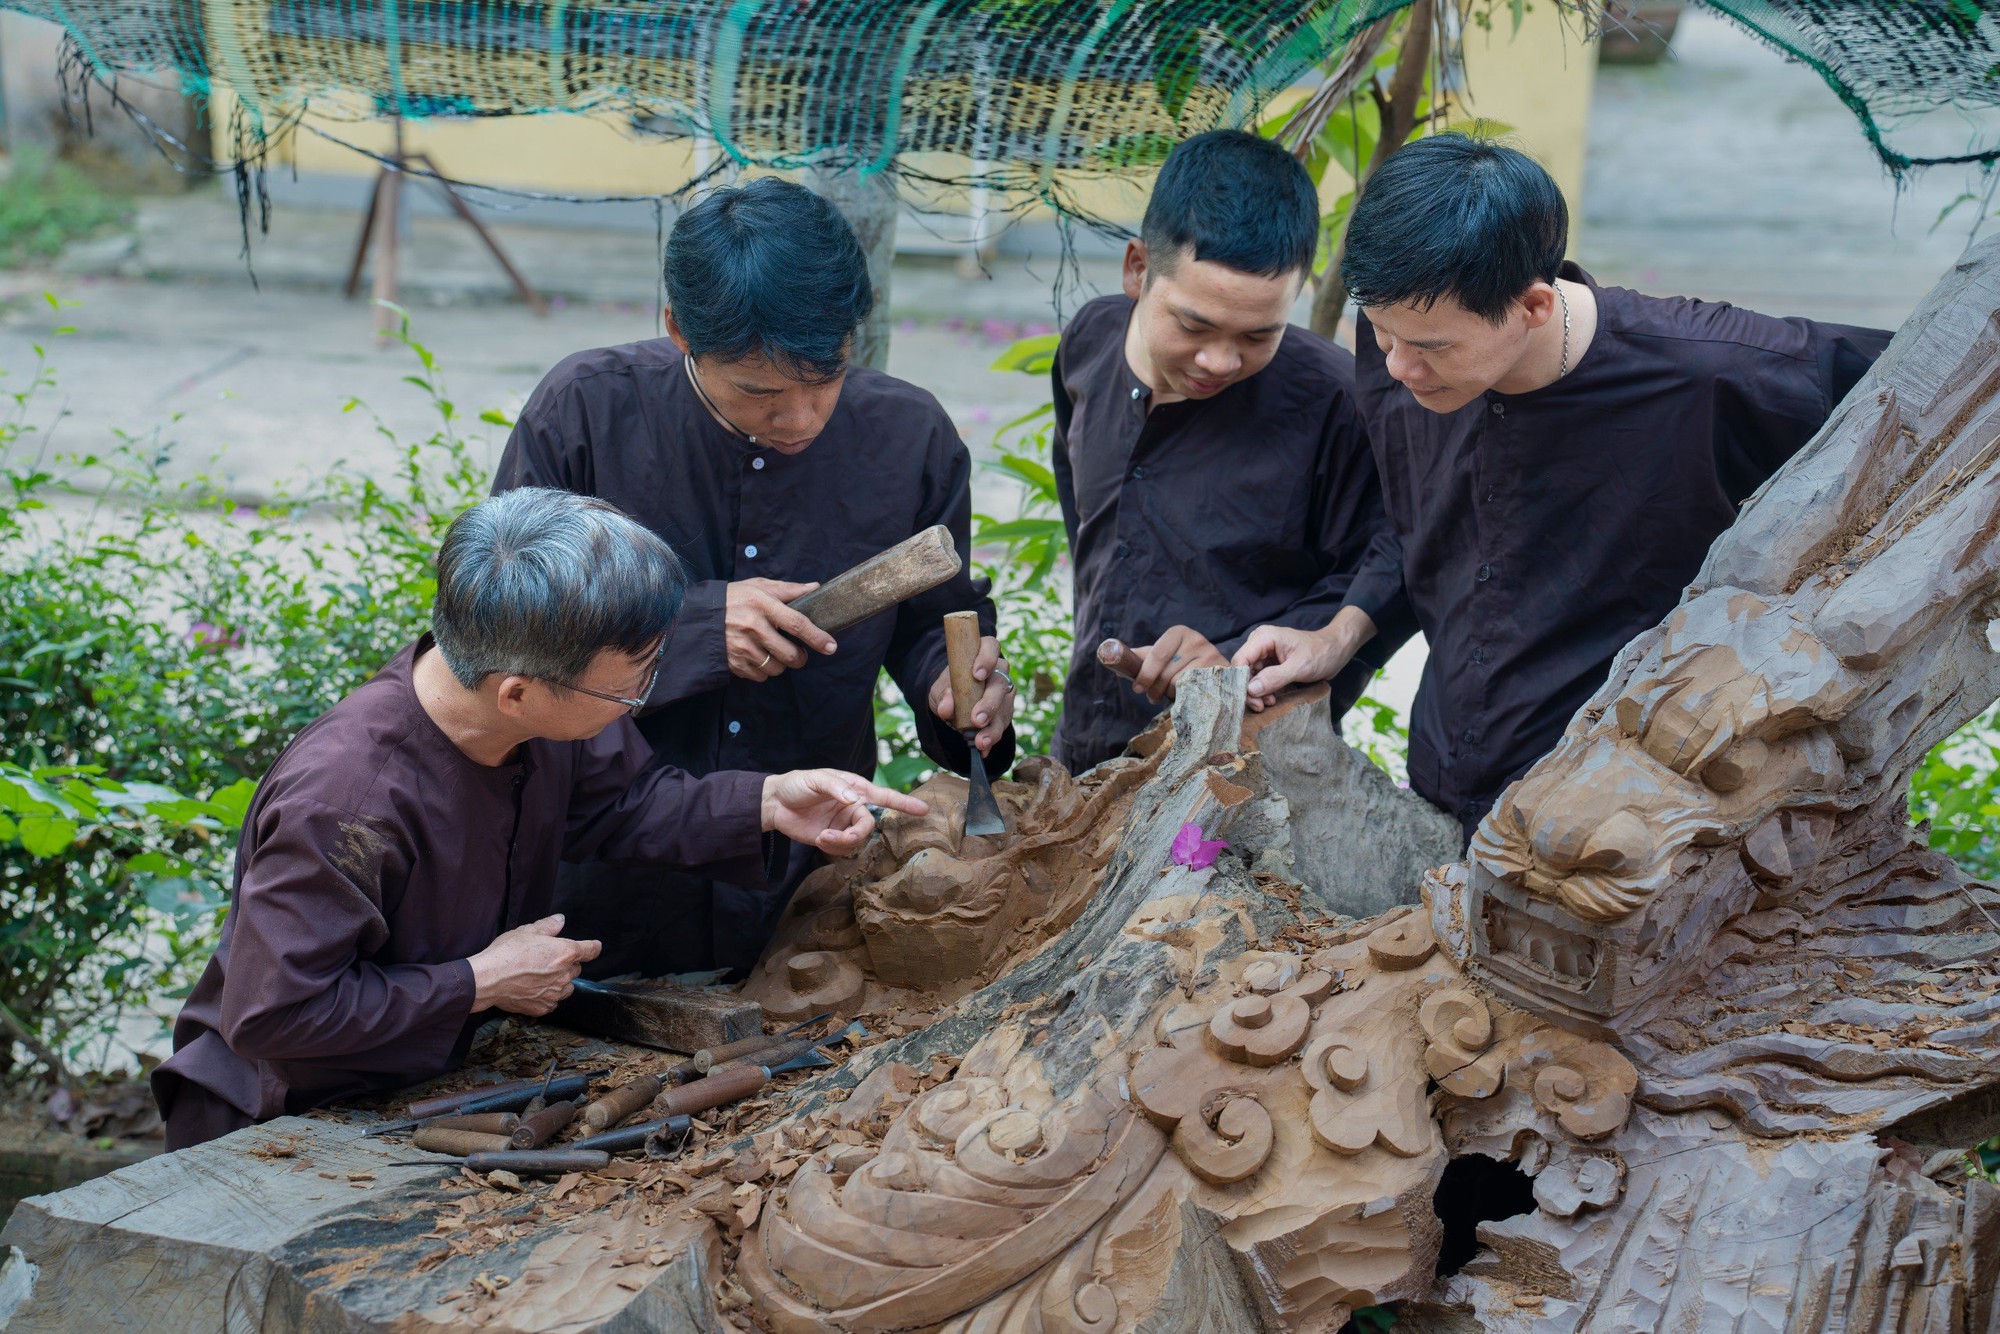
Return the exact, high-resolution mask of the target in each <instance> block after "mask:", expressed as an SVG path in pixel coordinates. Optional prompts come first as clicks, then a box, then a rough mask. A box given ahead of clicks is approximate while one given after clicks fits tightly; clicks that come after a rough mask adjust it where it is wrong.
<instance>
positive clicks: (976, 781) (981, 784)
mask: <svg viewBox="0 0 2000 1334" xmlns="http://www.w3.org/2000/svg"><path fill="white" fill-rule="evenodd" d="M965 741H966V746H967V748H968V749H970V750H971V752H972V773H971V779H972V786H971V787H970V788H968V789H967V790H966V794H965V832H966V834H967V835H968V836H971V835H978V834H1004V833H1006V832H1007V819H1006V817H1005V816H1003V815H1001V814H1000V803H999V802H998V801H997V800H995V799H994V796H993V784H992V783H991V782H989V781H988V780H987V777H986V757H985V756H984V755H981V754H980V753H979V747H978V746H976V745H973V744H972V735H971V734H969V733H968V734H967V736H966V738H965Z"/></svg>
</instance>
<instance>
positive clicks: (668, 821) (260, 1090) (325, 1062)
mask: <svg viewBox="0 0 2000 1334" xmlns="http://www.w3.org/2000/svg"><path fill="white" fill-rule="evenodd" d="M430 647H431V639H430V636H429V635H425V636H424V637H423V638H422V639H420V640H418V641H417V643H416V644H415V645H413V646H412V647H411V648H408V649H405V650H404V651H403V652H402V653H400V654H398V655H397V656H396V659H395V660H394V661H393V662H391V663H390V664H389V665H388V666H387V667H385V668H383V669H382V671H381V673H380V674H379V675H377V676H376V677H374V678H373V679H372V680H370V681H369V682H367V683H366V684H365V685H363V686H362V687H361V688H360V689H359V690H356V691H355V692H354V693H353V694H351V695H349V696H348V697H347V698H346V699H344V700H342V701H341V702H340V703H338V704H336V705H335V706H334V707H333V708H332V709H330V710H329V711H328V712H327V713H326V714H325V715H324V716H322V717H321V718H319V719H318V721H316V722H314V723H313V724H312V725H311V726H310V727H308V728H306V729H305V731H303V732H301V733H299V735H298V736H297V737H296V738H295V739H294V740H293V741H292V744H291V745H289V746H287V747H286V748H285V753H284V754H283V755H281V756H279V757H278V762H277V763H276V764H274V765H273V766H271V771H270V773H268V774H266V775H265V777H264V781H263V783H262V784H261V785H259V787H258V789H257V797H256V800H255V801H253V802H252V803H251V805H250V811H249V814H248V816H247V818H246V819H245V821H244V825H243V834H242V839H241V842H240V843H239V845H238V847H237V853H236V887H235V895H234V898H233V900H232V901H231V903H230V908H229V919H228V921H227V923H226V924H225V925H224V927H223V932H222V942H221V944H220V945H219V946H218V947H217V949H216V952H215V957H214V958H213V959H211V960H210V961H209V964H208V967H207V969H206V970H205V971H204V972H203V973H202V975H201V980H200V981H199V982H197V983H196V984H195V988H194V992H193V994H192V995H190V996H189V997H188V1001H187V1004H186V1005H185V1006H184V1007H183V1008H182V1010H181V1013H180V1017H179V1018H178V1019H177V1020H176V1021H175V1022H174V1054H173V1056H172V1057H171V1058H170V1059H168V1060H167V1061H166V1062H165V1063H164V1064H162V1065H161V1066H160V1067H159V1068H158V1069H157V1070H155V1071H154V1072H153V1093H154V1096H155V1097H156V1098H157V1099H158V1100H159V1103H160V1110H161V1112H162V1114H163V1115H164V1116H165V1117H166V1121H167V1141H168V1147H170V1148H185V1147H186V1146H188V1145H190V1144H197V1143H200V1142H202V1141H203V1140H206V1139H212V1138H214V1137H215V1136H217V1135H220V1134H225V1133H227V1132H228V1131H230V1130H234V1129H238V1128H240V1127H242V1126H245V1125H248V1124H250V1123H251V1122H253V1121H262V1120H265V1119H267V1118H269V1117H273V1116H279V1115H282V1114H284V1113H287V1112H299V1111H303V1110H305V1109H306V1108H309V1107H313V1106H316V1105H318V1104H320V1103H323V1102H326V1101H328V1100H330V1099H333V1098H338V1097H342V1096H346V1095H351V1094H358V1093H366V1092H371V1091H375V1090H381V1089H387V1088H394V1087H397V1086H400V1085H404V1084H410V1083H414V1082H416V1081H418V1080H423V1079H428V1078H431V1077H433V1076H435V1075H438V1074H442V1073H443V1072H444V1071H446V1070H448V1069H450V1068H451V1067H452V1066H454V1065H455V1064H456V1063H458V1062H459V1061H460V1060H462V1059H463V1058H464V1055H465V1052H466V1049H467V1047H468V1046H469V1045H470V1044H471V1041H472V1034H473V1031H474V1030H475V1029H476V1028H477V1027H478V1026H479V1024H480V1023H481V1022H482V1021H484V1020H485V1019H486V1018H488V1017H491V1016H490V1015H489V1014H488V1013H487V1012H478V1013H475V1012H474V1011H473V1008H472V1001H473V995H474V988H473V980H472V965H471V964H470V963H469V962H468V959H469V956H471V955H473V954H477V953H478V952H479V951H480V950H482V949H484V948H486V946H487V945H489V944H490V943H492V941H493V938H494V937H495V936H497V935H499V934H500V933H501V932H503V931H506V930H508V929H509V928H512V927H515V926H519V925H521V924H522V923H523V922H530V921H534V920H536V919H537V918H541V917H545V916H547V915H548V913H549V912H550V911H551V903H552V901H553V897H554V892H555V883H556V868H557V865H558V864H559V863H560V862H562V861H566V860H567V861H589V860H598V861H617V862H628V863H644V864H650V865H666V866H676V867H689V868H699V869H704V870H708V871H711V872H714V873H717V874H723V873H726V874H728V875H730V876H731V877H732V878H736V879H739V880H746V881H751V882H755V881H757V880H758V879H760V878H761V877H762V875H763V874H764V868H765V867H766V864H767V861H768V857H767V855H766V854H767V852H768V851H769V847H768V844H781V843H782V842H783V840H766V839H765V838H764V837H763V835H762V833H761V831H760V825H761V818H760V809H759V808H760V800H761V794H762V788H763V775H761V774H753V773H736V772H730V773H717V774H713V775H711V776H709V777H707V778H693V777H690V776H689V775H687V774H685V773H683V772H681V771H680V770H678V769H669V768H658V767H651V765H650V762H651V760H652V749H651V747H649V746H648V745H647V744H646V743H645V741H644V739H642V738H641V737H640V736H639V733H638V729H637V728H635V727H634V726H633V725H632V723H631V721H630V720H629V719H620V720H619V721H618V722H617V723H615V724H614V725H612V726H611V727H608V728H606V729H605V730H604V731H603V732H602V733H600V734H599V735H598V736H597V737H595V738H593V739H592V740H589V741H531V742H528V743H527V744H526V745H524V746H522V747H520V748H519V750H517V751H516V753H515V758H514V759H513V760H512V761H510V762H509V763H506V764H502V765H498V766H488V765H483V764H479V763H476V762H475V761H473V760H472V759H471V758H469V757H468V756H467V755H466V754H465V752H463V751H461V750H460V749H459V748H458V747H457V746H456V745H454V744H453V743H452V742H451V740H450V739H449V738H447V737H446V736H445V734H444V733H443V732H442V731H440V730H439V729H438V726H437V724H436V723H435V722H433V721H432V720H431V718H430V715H429V714H427V713H425V712H424V710H423V707H422V706H421V705H420V704H419V703H418V702H417V696H416V691H415V689H414V687H413V684H412V681H411V675H410V673H411V667H412V664H413V663H414V662H415V660H416V656H417V655H418V654H420V653H423V652H425V651H427V650H429V649H430ZM669 906H670V905H669ZM566 934H567V933H566Z"/></svg>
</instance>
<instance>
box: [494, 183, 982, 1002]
mask: <svg viewBox="0 0 2000 1334" xmlns="http://www.w3.org/2000/svg"><path fill="white" fill-rule="evenodd" d="M665 265H666V285H667V301H668V312H667V337H666V338H665V339H660V340H656V341H651V342H644V343H632V344H628V345H626V346H623V347H609V348H599V349H597V350H595V351H590V352H582V353H578V354H577V355H575V356H573V357H570V358H569V359H567V360H566V361H564V362H563V363H562V364H561V365H559V366H557V367H556V368H555V370H553V371H551V372H550V373H549V375H548V377H547V378H546V379H544V380H543V381H542V383H541V386H540V387H539V388H537V389H536V390H535V392H534V394H533V396H532V397H530V398H529V400H528V403H527V406H526V407H525V408H523V409H522V412H521V416H520V419H519V421H518V422H517V423H516V424H515V427H514V433H513V437H512V438H511V439H510V440H509V441H508V442H507V450H506V453H505V454H504V455H503V456H502V457H501V460H500V468H499V474H498V476H497V478H496V479H495V481H494V489H495V490H496V491H504V490H506V489H508V488H510V487H516V486H550V487H560V488H562V489H564V490H569V491H577V492H581V493H583V494H586V495H593V496H600V497H603V498H604V499H606V500H609V501H611V502H612V503H613V504H615V505H617V506H618V507H619V508H620V509H622V510H624V511H625V512H626V513H627V514H630V515H632V516H633V517H634V518H636V519H637V520H639V521H640V522H641V523H643V524H645V525H646V526H647V527H648V528H650V529H652V530H653V531H654V532H656V533H658V534H659V535H660V536H661V537H663V538H665V539H666V541H667V542H668V543H669V544H670V545H671V546H672V547H673V548H674V550H675V551H676V552H677V553H678V554H679V555H680V557H681V559H682V560H683V561H684V562H686V564H687V566H688V568H689V572H690V575H691V577H692V579H693V583H692V584H691V586H690V587H689V589H688V595H687V603H686V606H685V607H684V608H683V610H682V612H681V614H680V616H679V618H678V619H676V621H675V622H674V627H673V630H672V631H671V632H670V633H669V635H668V640H667V646H666V658H665V660H664V663H663V665H662V668H661V671H660V676H659V680H658V681H657V682H656V683H655V684H654V687H653V689H652V692H651V696H650V699H649V702H648V707H647V709H646V711H645V712H643V713H642V714H641V716H640V719H639V730H640V731H641V732H642V733H644V734H645V737H646V739H647V740H648V741H649V742H651V743H652V746H653V750H654V753H655V754H656V756H657V757H658V760H659V762H660V763H662V764H670V765H674V766H676V767H678V768H681V769H685V770H687V771H688V772H690V773H696V774H705V773H709V772H712V771H714V770H717V769H765V770H782V769H791V768H799V767H819V766H827V765H830V766H835V767H839V768H844V769H855V770H859V771H861V772H864V773H872V772H873V771H874V765H875V753H876V750H875V712H874V700H875V680H876V676H877V674H878V673H879V672H880V671H881V670H882V669H883V668H884V667H887V668H888V670H889V673H890V675H891V676H893V677H894V678H895V680H896V683H897V684H898V685H899V686H900V687H901V688H902V690H903V693H904V695H905V696H906V697H907V698H909V699H911V700H923V701H926V702H927V703H928V706H929V707H928V708H922V707H920V708H918V709H917V710H916V713H917V730H918V735H919V737H920V739H921V740H922V743H923V746H924V750H925V752H926V753H927V754H929V755H930V757H931V758H932V759H933V760H935V761H937V762H938V763H939V764H940V765H943V766H944V767H946V768H949V769H953V770H956V771H958V772H961V773H962V772H964V771H965V769H966V768H967V767H968V765H969V763H970V758H969V755H968V752H967V750H966V743H965V739H964V736H963V734H962V733H960V732H959V731H958V730H957V729H956V728H955V727H953V726H952V725H951V724H950V723H949V722H946V721H943V720H944V719H948V718H949V717H950V716H951V712H952V709H951V705H952V700H951V697H950V688H949V677H948V674H947V672H946V670H945V648H944V631H943V617H944V614H945V613H946V612H949V611H959V610H968V609H972V610H977V611H978V612H979V617H980V623H981V625H982V626H983V627H984V629H985V631H986V638H985V640H984V642H983V644H982V646H981V651H980V655H979V659H978V664H977V667H976V668H975V675H976V676H977V677H978V678H979V679H980V680H981V681H982V682H984V694H983V696H982V698H981V700H980V701H979V703H978V705H977V706H976V708H975V711H974V716H975V718H976V719H977V720H978V721H979V723H980V730H979V732H978V735H977V740H978V744H979V747H980V750H981V751H982V752H983V753H984V754H985V756H986V763H987V768H988V770H989V772H995V773H997V772H1001V771H1004V770H1005V769H1006V768H1007V767H1008V765H1009V764H1011V763H1012V761H1013V752H1014V736H1013V729H1012V725H1011V719H1012V717H1013V707H1014V686H1013V682H1012V681H1011V680H1010V679H1009V678H1008V676H1007V674H1006V665H1005V663H1004V662H1003V661H1002V660H1001V657H1000V647H999V644H998V642H997V641H996V640H995V639H994V638H993V634H992V632H993V604H992V602H991V601H990V600H988V599H987V598H984V597H982V596H980V595H979V594H978V593H976V592H975V591H974V589H973V587H972V583H971V580H970V577H969V574H967V573H964V572H961V573H960V574H959V575H958V576H957V577H956V578H954V579H952V580H951V581H950V582H948V583H945V584H943V585H942V586H940V587H938V588H936V589H933V590H932V591H930V592H929V593H925V594H923V595H922V596H919V597H915V598H912V599H910V600H909V601H908V602H905V603H903V604H902V606H900V607H899V608H897V609H896V610H894V611H889V612H883V613H882V614H880V615H878V616H875V617H872V618H871V619H869V620H866V621H863V622H862V623H861V624H859V625H856V626H852V627H850V628H848V629H847V630H844V631H842V632H841V634H840V636H839V639H838V641H837V642H836V640H835V638H834V636H832V635H829V634H827V633H826V632H825V631H823V630H820V629H819V628H818V627H816V626H814V625H813V624H812V623H811V622H810V621H808V620H806V618H805V617H804V616H802V615H800V614H799V613H798V612H796V611H793V610H792V609H791V608H790V607H789V606H788V605H787V604H788V603H790V602H791V601H792V600H793V599H794V598H797V597H799V596H800V595H801V594H803V593H805V592H807V591H808V590H809V589H811V588H813V587H815V586H816V584H817V581H819V580H823V579H828V578H831V577H832V576H834V575H836V574H838V573H840V572H841V571H842V570H845V569H847V568H848V567H849V566H852V565H854V564H857V563H858V562H860V561H863V560H866V559H867V558H868V557H870V556H873V555H875V554H877V553H878V552H880V551H882V550H884V549H885V548H887V547H891V546H894V545H895V544H896V543H898V542H900V541H902V540H903V539H905V538H907V537H910V536H911V535H912V534H915V533H918V532H921V531H923V530H924V529H926V528H928V527H930V526H931V525H933V524H939V523H942V524H944V525H946V526H947V527H948V528H949V529H950V530H951V533H952V537H953V538H954V540H955V541H956V542H957V544H958V549H959V552H960V554H961V555H969V553H970V534H971V514H972V503H971V492H970V489H969V481H970V478H971V473H972V461H971V457H970V455H968V454H967V452H966V449H965V446H964V445H963V444H962V443H960V441H959V438H958V433H957V431H956V430H955V429H954V428H953V427H952V424H951V419H950V418H949V417H948V416H946V415H945V411H944V409H943V408H942V407H940V406H939V405H938V402H937V400H936V399H935V398H933V397H931V396H930V395H929V394H927V393H925V392H924V391H923V390H921V389H918V388H916V387H915V386H913V385H909V384H905V383H904V382H902V381H901V380H897V379H894V378H892V377H890V376H888V375H884V374H882V373H881V372H879V371H873V370H867V369H864V368H858V367H850V366H849V365H848V363H847V353H848V348H849V345H850V341H851V339H852V337H853V334H854V331H855V329H856V328H857V327H858V326H859V325H860V323H861V321H862V320H863V319H865V318H866V317H867V315H868V313H869V310H870V308H871V307H872V305H873V300H874V298H873V293H872V289H871V288H870V286H869V281H868V267H867V263H866V261H865V259H864V258H863V256H862V253H861V248H860V246H859V245H858V244H857V243H856V242H855V239H854V233H853V231H852V230H851V229H850V228H849V227H848V225H847V222H846V221H845V220H844V219H843V218H842V217H841V216H840V214H839V213H838V212H836V211H835V209H834V208H833V206H832V205H831V204H829V203H827V202H826V201H825V200H823V199H821V198H819V197H818V196H816V195H814V194H812V193H811V192H810V191H808V190H806V189H804V188H803V187H801V186H798V185H794V184H791V183H790V182H787V181H782V180H778V179H775V178H764V179H760V180H756V181H752V182H751V183H749V184H747V185H743V186H740V187H734V188H730V189H725V190H718V191H716V192H715V193H713V194H711V195H709V196H708V197H707V198H705V199H703V200H702V201H701V202H700V203H699V204H697V205H695V206H694V207H693V208H691V209H689V210H688V211H687V212H686V213H685V214H683V215H682V216H681V217H680V218H679V219H678V220H677V221H676V222H675V224H674V229H673V233H672V235H671V236H670V237H669V238H668V241H667V250H666V256H665ZM812 865H813V859H812V849H810V848H802V849H799V851H798V855H797V856H796V857H795V859H794V861H793V864H792V865H791V866H790V867H789V868H787V870H786V872H785V874H784V876H783V877H782V880H783V884H782V886H781V889H780V892H778V893H776V894H772V893H767V892H764V891H763V890H761V889H756V888H752V887H746V886H742V885H738V884H735V883H733V882H731V881H729V880H727V879H726V878H712V879H707V880H701V881H699V882H697V881H695V880H693V879H690V878H687V877H671V878H672V879H673V882H674V884H675V885H676V886H677V888H678V889H679V890H680V891H681V892H682V894H683V896H684V897H688V898H691V899H692V900H695V901H698V903H699V905H700V907H699V909H698V910H697V911H695V912H694V913H693V914H692V915H686V914H681V913H676V914H674V915H673V916H671V917H666V916H662V915H660V914H659V913H658V912H657V911H656V910H655V908H654V905H655V904H656V903H657V902H658V900H657V898H656V897H655V896H654V895H652V894H651V893H650V892H647V891H649V890H650V889H651V888H652V887H653V886H654V885H655V884H656V883H657V882H658V881H659V880H660V879H661V873H659V872H657V871H654V870H652V869H651V868H647V869H629V870H628V869H625V868H620V867H610V866H591V867H574V868H569V869H567V870H566V871H565V872H564V875H563V882H562V893H561V896H560V899H559V905H560V906H561V907H562V908H563V909H564V911H565V912H567V913H569V914H570V917H571V920H572V921H574V922H576V923H578V924H579V926H581V927H584V928H585V929H587V930H588V931H589V932H590V933H591V934H594V935H601V936H603V937H604V938H605V941H606V947H605V954H604V957H603V958H602V959H600V960H598V961H597V963H596V965H594V967H593V969H592V971H593V972H594V973H598V974H613V973H619V972H627V971H635V970H636V971H640V972H645V973H670V972H687V971H692V970H698V969H707V968H729V969H746V968H748V967H750V966H751V965H752V964H754V963H755V962H756V960H757V956H758V955H759V954H760V953H761V952H762V950H763V948H764V945H765V943H766V942H767V941H768V940H769V938H770V934H771V931H772V929H773V928H774V927H775V925H776V921H777V915H778V913H779V912H780V911H781V910H782V909H783V907H784V904H785V901H786V899H787V898H789V896H790V893H791V890H792V889H793V888H795V887H796V886H797V884H798V882H799V881H800V880H802V879H803V878H804V877H805V875H806V873H807V872H808V871H809V870H810V869H811V868H812Z"/></svg>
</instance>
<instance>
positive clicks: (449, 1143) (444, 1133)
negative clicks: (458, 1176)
mask: <svg viewBox="0 0 2000 1334" xmlns="http://www.w3.org/2000/svg"><path fill="white" fill-rule="evenodd" d="M414 1143H415V1144H416V1146H417V1147H418V1148H420V1149H422V1150H423V1151H424V1152H426V1153H449V1154H452V1155H455V1156H456V1157H459V1158H463V1157H465V1156H466V1155H467V1154H471V1153H497V1152H499V1151H501V1150H503V1149H506V1148H509V1147H511V1145H512V1141H511V1140H509V1139H508V1138H507V1137H506V1136H505V1135H481V1134H478V1133H477V1132H475V1131H471V1130H439V1129H438V1128H437V1127H436V1126H425V1127H423V1128H422V1129H421V1130H419V1131H417V1135H416V1139H415V1141H414Z"/></svg>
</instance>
